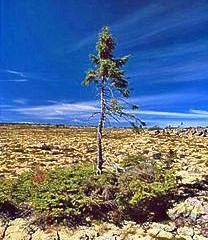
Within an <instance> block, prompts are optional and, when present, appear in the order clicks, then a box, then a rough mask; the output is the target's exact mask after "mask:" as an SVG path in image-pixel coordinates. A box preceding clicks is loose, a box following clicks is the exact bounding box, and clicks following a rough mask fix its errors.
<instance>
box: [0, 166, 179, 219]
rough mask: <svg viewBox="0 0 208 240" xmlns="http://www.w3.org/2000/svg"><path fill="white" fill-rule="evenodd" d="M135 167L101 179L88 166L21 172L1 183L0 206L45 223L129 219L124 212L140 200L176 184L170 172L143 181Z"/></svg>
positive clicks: (103, 176) (157, 172) (112, 173)
mask: <svg viewBox="0 0 208 240" xmlns="http://www.w3.org/2000/svg"><path fill="white" fill-rule="evenodd" d="M134 164H135V163H134ZM139 168H140V167H139V166H137V165H136V166H134V167H133V169H134V170H128V171H126V172H123V173H116V172H110V171H109V172H107V171H106V172H105V173H104V174H102V175H100V176H98V175H96V174H95V171H94V167H93V166H91V164H77V165H74V166H72V167H70V168H57V169H53V170H52V169H51V170H48V171H43V170H41V169H37V170H36V171H33V172H32V171H29V172H25V173H23V174H21V175H20V176H19V177H18V178H11V179H1V180H0V186H1V192H0V204H1V205H2V206H3V205H4V204H6V203H7V204H8V203H9V204H10V205H12V206H14V207H15V208H17V209H18V210H19V211H21V212H23V213H24V212H29V213H30V214H33V215H35V217H36V219H37V220H38V221H41V222H44V224H47V223H48V222H49V221H52V222H54V221H56V222H62V221H67V222H68V223H71V224H79V223H81V222H84V221H86V218H87V219H88V218H89V219H102V220H104V219H106V220H114V221H117V220H119V219H120V220H121V219H125V218H128V219H130V218H131V216H128V215H127V214H126V213H125V214H124V212H126V209H128V208H135V209H136V208H137V206H138V205H139V204H140V201H141V200H144V199H152V198H155V197H157V196H160V195H161V194H165V193H166V192H167V191H168V190H170V189H172V188H174V187H175V184H176V181H175V177H174V173H173V171H172V170H164V169H161V168H160V171H155V172H154V176H152V177H148V178H146V177H145V176H142V174H141V172H140V171H139ZM149 174H153V173H149ZM140 207H141V206H140Z"/></svg>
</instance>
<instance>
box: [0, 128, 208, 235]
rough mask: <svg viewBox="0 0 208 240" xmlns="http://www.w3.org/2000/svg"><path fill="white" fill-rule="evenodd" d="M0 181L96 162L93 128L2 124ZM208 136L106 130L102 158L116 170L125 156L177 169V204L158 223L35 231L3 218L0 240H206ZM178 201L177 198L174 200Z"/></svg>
mask: <svg viewBox="0 0 208 240" xmlns="http://www.w3.org/2000/svg"><path fill="white" fill-rule="evenodd" d="M0 132H1V135H0V177H15V176H17V175H18V174H20V173H21V172H23V171H25V170H27V169H33V168H35V167H36V166H41V167H43V168H49V167H54V166H56V165H58V166H68V165H70V164H74V163H76V162H79V161H88V162H94V161H95V160H96V130H95V129H94V128H75V127H63V126H59V127H52V126H32V125H3V124H2V125H0ZM207 144H208V137H207V130H206V129H204V128H197V129H196V128H188V129H168V130H167V129H166V130H151V131H150V130H144V131H141V132H140V133H133V132H132V130H131V129H107V130H106V131H105V133H104V151H105V159H106V162H107V163H108V164H109V165H112V167H114V168H116V167H118V168H119V167H120V164H121V163H122V161H123V159H124V158H127V157H128V156H137V157H139V158H141V161H142V160H144V159H161V160H163V161H164V163H165V164H171V165H173V166H174V167H175V169H177V177H178V181H179V187H178V189H177V190H176V192H175V195H177V201H176V200H174V199H173V206H172V207H171V208H170V209H167V216H168V220H167V219H166V221H165V222H159V223H156V222H154V223H144V224H142V225H139V224H136V223H134V222H125V223H124V224H123V225H122V226H120V227H118V226H115V225H113V224H110V223H102V224H98V223H93V224H92V225H91V226H89V227H85V226H82V227H79V228H77V229H68V228H66V227H61V226H59V228H57V227H56V228H55V227H51V228H48V229H47V230H42V229H39V228H38V227H37V226H35V225H33V224H32V222H31V221H32V220H31V219H23V218H17V219H10V220H8V219H7V220H5V221H4V219H3V218H2V220H1V222H0V239H4V240H5V239H12V240H13V239H14V240H19V239H22V240H23V239H32V240H38V239H40V240H41V239H43V240H46V239H57V240H58V239H75V240H76V239H86V240H87V239H100V240H101V239H106V240H107V239H109V240H113V239H114V240H116V239H117V240H119V239H144V240H145V239H178V240H183V239H184V240H186V239H187V240H189V239H194V240H200V239H202V240H203V239H208V173H207V172H208V171H207V170H208V147H207ZM178 199H180V200H178Z"/></svg>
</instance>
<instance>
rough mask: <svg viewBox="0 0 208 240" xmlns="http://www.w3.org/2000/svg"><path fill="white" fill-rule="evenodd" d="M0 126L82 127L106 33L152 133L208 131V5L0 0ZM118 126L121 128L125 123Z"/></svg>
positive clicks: (201, 1)
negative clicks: (101, 35) (169, 128)
mask: <svg viewBox="0 0 208 240" xmlns="http://www.w3.org/2000/svg"><path fill="white" fill-rule="evenodd" d="M0 3H1V5H0V6H1V8H0V14H1V15H0V27H1V29H0V121H1V122H39V123H69V124H88V123H89V122H88V121H87V119H88V116H89V115H90V113H91V112H93V111H96V109H97V101H96V98H95V92H94V90H93V89H92V88H91V87H89V88H84V87H82V85H81V82H82V80H83V79H84V76H85V72H86V71H87V70H88V69H89V68H90V67H91V64H90V62H89V58H88V55H89V53H93V52H94V47H95V43H96V39H97V34H98V32H99V31H100V29H101V28H102V27H103V26H104V25H109V26H110V27H111V29H112V33H113V34H114V35H115V36H116V39H117V41H118V44H117V49H116V51H115V54H116V55H117V56H122V55H125V54H131V55H132V56H131V59H130V61H129V62H128V64H127V66H126V69H125V71H126V74H127V76H129V77H130V85H131V86H132V87H133V88H134V91H133V92H132V96H131V98H130V101H131V102H134V103H136V104H138V105H139V106H140V111H139V112H137V114H138V116H140V117H141V118H142V119H143V120H145V121H146V122H147V125H148V126H151V125H162V126H165V125H169V124H171V125H179V124H180V122H183V123H184V125H208V124H207V120H208V104H207V103H208V31H207V26H208V1H207V0H197V1H196V0H183V1H173V0H163V1H162V0H161V1H160V0H158V1H155V0H154V1H148V0H143V1H142V0H140V1H138V0H131V1H129V0H114V1H112V0H99V1H98V0H86V1H83V0H62V1H60V0H27V1H26V0H25V1H17V0H0ZM122 124H125V122H123V123H122Z"/></svg>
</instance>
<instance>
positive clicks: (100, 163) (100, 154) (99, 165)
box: [97, 77, 106, 174]
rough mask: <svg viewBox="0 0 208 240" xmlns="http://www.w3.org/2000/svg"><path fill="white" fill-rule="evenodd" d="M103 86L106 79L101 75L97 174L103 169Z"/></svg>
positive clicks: (104, 106) (104, 105)
mask: <svg viewBox="0 0 208 240" xmlns="http://www.w3.org/2000/svg"><path fill="white" fill-rule="evenodd" d="M105 88H106V80H105V78H104V77H103V78H102V81H101V89H100V119H99V123H98V128H97V150H98V155H97V174H101V173H102V169H103V148H102V132H103V127H104V122H105V110H106V103H105Z"/></svg>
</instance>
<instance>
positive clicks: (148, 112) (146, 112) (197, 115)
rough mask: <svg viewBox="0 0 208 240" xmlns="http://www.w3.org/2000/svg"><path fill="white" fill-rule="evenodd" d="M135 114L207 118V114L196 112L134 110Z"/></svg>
mask: <svg viewBox="0 0 208 240" xmlns="http://www.w3.org/2000/svg"><path fill="white" fill-rule="evenodd" d="M134 113H135V114H136V113H138V114H141V115H151V116H161V117H173V118H186V119H191V118H195V119H198V118H203V119H204V118H208V114H202V113H200V114H197V113H183V112H162V111H148V110H144V111H136V112H134Z"/></svg>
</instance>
